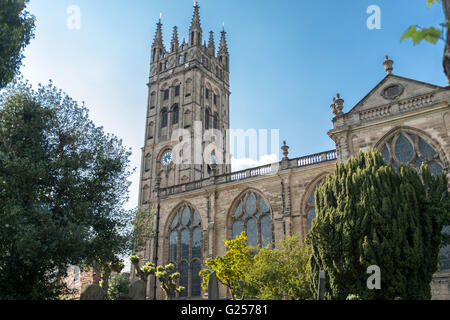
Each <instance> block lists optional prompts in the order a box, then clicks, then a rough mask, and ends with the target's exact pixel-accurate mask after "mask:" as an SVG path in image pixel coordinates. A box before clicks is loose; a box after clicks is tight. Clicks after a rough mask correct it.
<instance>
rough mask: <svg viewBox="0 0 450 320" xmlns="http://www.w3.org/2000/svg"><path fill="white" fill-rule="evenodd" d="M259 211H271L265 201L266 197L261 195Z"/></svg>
mask: <svg viewBox="0 0 450 320" xmlns="http://www.w3.org/2000/svg"><path fill="white" fill-rule="evenodd" d="M259 211H261V212H264V213H266V212H269V211H270V209H269V206H268V205H267V203H266V202H265V201H264V199H263V198H262V197H260V199H259Z"/></svg>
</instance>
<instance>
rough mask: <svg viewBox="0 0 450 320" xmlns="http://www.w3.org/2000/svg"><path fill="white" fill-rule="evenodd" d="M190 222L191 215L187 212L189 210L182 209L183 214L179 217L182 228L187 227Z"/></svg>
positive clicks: (186, 208)
mask: <svg viewBox="0 0 450 320" xmlns="http://www.w3.org/2000/svg"><path fill="white" fill-rule="evenodd" d="M190 220H191V213H190V211H189V208H188V207H184V209H183V213H182V215H181V223H182V224H183V226H187V225H188V224H189V221H190Z"/></svg>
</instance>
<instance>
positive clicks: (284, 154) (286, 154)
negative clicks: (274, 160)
mask: <svg viewBox="0 0 450 320" xmlns="http://www.w3.org/2000/svg"><path fill="white" fill-rule="evenodd" d="M281 150H283V156H284V158H283V160H288V154H289V147H288V146H287V145H286V141H283V146H282V147H281Z"/></svg>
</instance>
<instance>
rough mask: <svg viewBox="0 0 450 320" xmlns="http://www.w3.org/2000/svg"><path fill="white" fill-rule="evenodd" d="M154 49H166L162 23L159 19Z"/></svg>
mask: <svg viewBox="0 0 450 320" xmlns="http://www.w3.org/2000/svg"><path fill="white" fill-rule="evenodd" d="M152 47H164V45H163V39H162V23H161V19H159V21H158V23H157V24H156V34H155V39H154V40H153V45H152Z"/></svg>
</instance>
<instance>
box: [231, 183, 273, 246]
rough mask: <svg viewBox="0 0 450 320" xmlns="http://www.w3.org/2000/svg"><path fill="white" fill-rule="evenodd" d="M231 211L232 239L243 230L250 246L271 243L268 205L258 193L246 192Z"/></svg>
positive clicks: (271, 231)
mask: <svg viewBox="0 0 450 320" xmlns="http://www.w3.org/2000/svg"><path fill="white" fill-rule="evenodd" d="M232 212H233V215H232V236H233V239H235V238H236V237H237V236H238V235H240V234H241V233H242V231H245V232H246V234H247V237H248V240H247V241H248V244H249V245H250V246H253V247H256V246H258V245H261V246H265V245H268V244H272V243H273V241H274V238H273V225H272V218H271V212H270V207H269V205H268V204H267V202H266V201H265V200H264V199H263V197H261V196H260V195H259V194H258V193H256V192H252V191H249V192H247V193H246V194H245V195H243V196H242V197H241V198H240V200H239V202H238V203H237V205H236V207H235V208H234V210H233V211H232Z"/></svg>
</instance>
